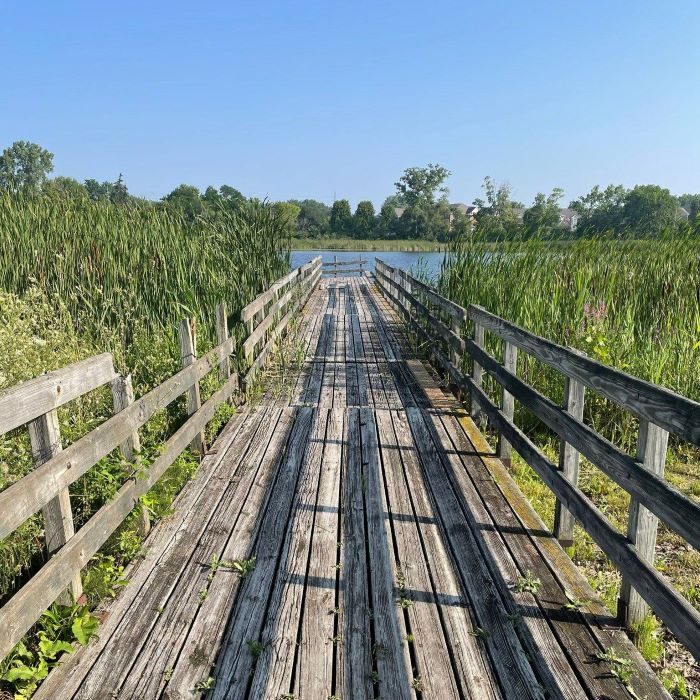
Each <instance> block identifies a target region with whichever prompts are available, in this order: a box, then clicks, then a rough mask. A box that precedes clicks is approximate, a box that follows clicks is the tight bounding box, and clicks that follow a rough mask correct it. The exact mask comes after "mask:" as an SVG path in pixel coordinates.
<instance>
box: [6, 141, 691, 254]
mask: <svg viewBox="0 0 700 700" xmlns="http://www.w3.org/2000/svg"><path fill="white" fill-rule="evenodd" d="M51 172H53V154H52V153H50V152H49V151H47V150H46V149H44V148H42V147H41V146H39V145H38V144H35V143H30V142H27V141H16V142H15V143H13V144H12V145H11V146H9V147H7V148H5V149H4V151H3V152H2V155H1V156H0V189H4V190H9V191H11V192H17V193H22V194H24V195H38V194H41V195H46V196H53V197H84V198H88V199H91V200H94V201H103V202H111V203H112V204H115V205H118V206H126V205H132V206H137V205H140V204H145V205H152V206H160V207H165V208H171V209H176V210H178V211H180V212H181V213H182V214H183V215H184V216H185V217H186V218H188V219H191V220H194V219H196V218H197V217H207V216H211V215H214V214H215V213H216V212H217V211H219V210H221V209H222V208H235V207H239V206H241V205H243V204H245V203H246V202H252V203H260V200H258V199H256V198H254V197H253V198H248V197H246V196H245V195H244V194H243V193H242V192H240V191H239V190H238V189H236V188H235V187H232V186H230V185H221V186H219V187H214V186H209V187H207V188H206V189H205V190H204V191H203V192H202V191H200V190H199V189H198V188H197V187H195V186H193V185H187V184H182V185H179V186H178V187H176V188H175V189H174V190H173V191H172V192H170V193H168V194H167V195H165V196H164V197H163V198H162V199H161V200H159V201H158V202H151V201H149V200H146V199H143V198H138V197H134V196H132V195H131V194H130V193H129V190H128V188H127V186H126V184H125V182H124V178H123V176H122V174H121V173H120V174H119V176H118V177H117V179H116V180H115V181H114V182H109V181H103V182H99V181H97V180H95V179H87V180H85V181H83V182H79V181H78V180H76V179H74V178H71V177H64V176H58V177H54V178H49V174H50V173H51ZM450 175H451V173H450V171H449V170H447V169H446V168H444V167H443V166H441V165H437V164H433V163H429V164H428V165H427V166H426V167H422V168H420V167H413V168H407V169H406V170H405V171H404V172H403V174H402V175H401V177H400V178H399V179H398V180H397V181H396V182H395V183H394V186H395V192H394V193H393V194H392V195H390V196H388V197H387V198H386V199H385V200H384V203H383V204H382V206H381V208H380V210H379V212H378V213H377V212H376V211H375V208H374V205H373V204H372V202H371V201H369V200H363V201H361V202H359V203H358V204H357V206H356V208H355V210H354V212H353V211H352V208H351V206H350V202H349V201H348V200H347V199H339V200H336V201H335V202H333V204H332V205H330V206H329V205H327V204H325V203H323V202H319V201H317V200H315V199H304V200H296V199H291V200H288V201H282V202H273V203H271V206H272V208H273V210H274V211H275V213H276V214H277V216H279V218H280V219H281V220H282V222H283V224H284V226H283V230H284V231H285V232H286V233H287V235H289V236H291V237H306V238H326V237H333V238H339V237H348V238H356V239H424V240H431V241H448V240H450V239H451V238H457V237H464V236H472V237H478V238H480V239H482V240H525V239H528V238H532V237H540V238H552V239H554V238H574V237H581V236H591V235H596V236H597V235H602V234H606V235H614V236H617V237H625V236H628V237H654V236H660V235H662V234H664V233H668V232H673V231H676V230H683V229H691V230H692V229H694V230H695V231H698V230H699V229H700V194H684V195H681V196H678V197H677V196H674V195H672V194H671V192H670V191H669V190H668V189H665V188H662V187H659V186H658V185H637V186H635V187H633V188H630V189H628V188H625V187H623V186H622V185H608V186H607V187H605V188H604V189H603V188H600V187H599V186H597V185H596V186H595V187H594V188H593V189H592V190H591V191H590V192H589V193H588V194H586V195H583V196H581V197H579V198H578V199H575V200H573V201H571V202H570V204H569V206H568V207H567V208H562V206H561V200H562V198H563V195H564V191H563V190H562V189H561V188H554V189H553V190H552V191H551V192H550V193H549V194H545V193H538V194H537V195H536V196H535V198H534V201H533V202H532V204H531V205H530V206H529V207H526V206H525V205H524V204H523V203H521V202H518V201H516V200H514V199H513V197H512V190H511V188H510V186H509V185H508V183H503V182H502V183H498V182H496V181H495V180H494V179H493V178H491V177H486V178H485V179H484V182H483V185H482V189H483V192H484V193H483V196H482V197H478V198H476V199H474V201H473V205H472V206H471V207H468V208H467V207H465V206H464V205H455V204H450V202H449V199H448V195H449V190H448V188H447V186H446V181H447V179H448V178H449V177H450Z"/></svg>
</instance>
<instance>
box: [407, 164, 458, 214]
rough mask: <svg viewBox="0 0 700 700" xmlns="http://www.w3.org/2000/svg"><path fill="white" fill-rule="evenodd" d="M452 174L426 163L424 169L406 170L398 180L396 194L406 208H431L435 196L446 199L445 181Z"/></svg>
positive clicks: (438, 166) (439, 166) (447, 191)
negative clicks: (438, 195) (439, 195)
mask: <svg viewBox="0 0 700 700" xmlns="http://www.w3.org/2000/svg"><path fill="white" fill-rule="evenodd" d="M451 174H452V173H451V172H450V171H449V170H447V168H443V167H442V166H441V165H436V164H433V163H428V165H427V166H426V167H425V168H407V169H406V170H404V173H403V175H402V176H401V177H400V178H399V180H398V182H396V183H394V184H395V185H396V193H397V195H398V196H399V197H400V198H402V200H403V201H404V202H405V203H406V206H407V207H415V206H426V205H427V206H432V205H433V204H435V198H436V195H437V194H438V193H439V194H441V195H442V197H447V194H448V193H449V190H448V189H447V187H445V180H447V178H448V177H449V176H450V175H451Z"/></svg>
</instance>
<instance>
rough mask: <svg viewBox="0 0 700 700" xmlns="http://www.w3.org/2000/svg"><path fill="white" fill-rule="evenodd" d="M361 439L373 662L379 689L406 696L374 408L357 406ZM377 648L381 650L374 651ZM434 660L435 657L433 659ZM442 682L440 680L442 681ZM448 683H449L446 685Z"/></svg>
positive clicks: (408, 689)
mask: <svg viewBox="0 0 700 700" xmlns="http://www.w3.org/2000/svg"><path fill="white" fill-rule="evenodd" d="M360 439H361V443H362V466H363V476H364V479H363V481H364V484H365V509H366V513H367V547H368V553H369V561H368V566H369V577H370V581H371V595H370V605H371V606H372V619H373V627H374V645H373V649H374V650H375V654H374V656H375V664H376V666H377V672H378V673H379V693H380V695H381V696H383V697H388V698H397V700H401V699H402V698H406V699H408V698H409V697H410V696H411V695H412V693H411V685H410V684H411V680H413V679H410V680H409V678H408V677H407V674H406V671H405V662H404V658H403V653H402V650H403V646H404V644H403V641H402V636H401V632H400V630H399V621H398V607H397V604H396V601H395V596H394V592H395V583H394V581H395V579H394V576H395V572H394V571H392V570H391V566H390V561H389V550H388V544H387V541H386V536H385V533H384V513H385V512H386V510H387V506H386V504H385V502H384V499H383V498H382V488H381V480H380V475H379V471H380V469H381V467H380V464H379V447H378V445H377V426H376V423H375V419H374V412H373V411H372V410H371V409H369V408H361V409H360ZM376 650H381V651H380V653H377V651H376ZM433 662H435V660H434V661H433ZM441 685H442V684H441ZM446 687H449V686H446Z"/></svg>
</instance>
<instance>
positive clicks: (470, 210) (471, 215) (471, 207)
mask: <svg viewBox="0 0 700 700" xmlns="http://www.w3.org/2000/svg"><path fill="white" fill-rule="evenodd" d="M454 210H457V211H459V212H462V214H464V216H466V218H467V220H468V221H469V223H470V224H471V226H472V227H473V226H474V225H475V224H476V215H477V213H478V211H479V207H477V206H476V205H475V204H462V203H461V202H457V203H455V204H450V228H452V223H453V222H454V213H453V211H454Z"/></svg>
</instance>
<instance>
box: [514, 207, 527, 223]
mask: <svg viewBox="0 0 700 700" xmlns="http://www.w3.org/2000/svg"><path fill="white" fill-rule="evenodd" d="M526 211H527V209H525V207H513V216H514V217H515V220H516V221H517V222H519V223H521V224H522V223H523V219H524V218H525V212H526Z"/></svg>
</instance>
